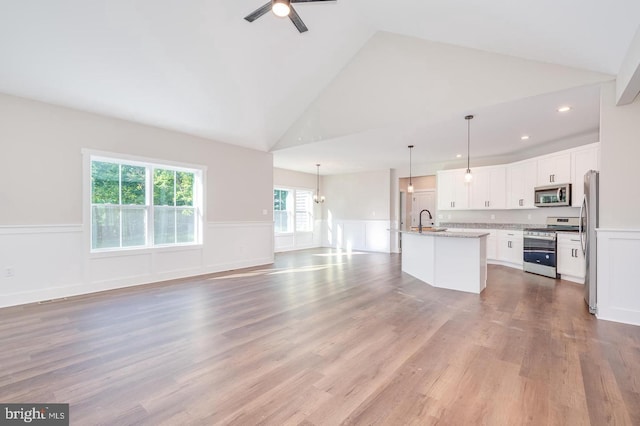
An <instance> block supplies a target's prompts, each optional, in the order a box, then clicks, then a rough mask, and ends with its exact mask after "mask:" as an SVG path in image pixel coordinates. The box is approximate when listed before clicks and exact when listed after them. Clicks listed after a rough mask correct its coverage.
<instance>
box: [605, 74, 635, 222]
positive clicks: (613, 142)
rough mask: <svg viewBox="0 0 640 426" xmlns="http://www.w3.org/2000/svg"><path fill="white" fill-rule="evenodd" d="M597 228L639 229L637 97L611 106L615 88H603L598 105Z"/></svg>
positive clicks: (606, 86) (612, 85)
mask: <svg viewBox="0 0 640 426" xmlns="http://www.w3.org/2000/svg"><path fill="white" fill-rule="evenodd" d="M600 137H601V154H600V156H601V158H600V165H601V166H600V171H601V173H600V226H601V227H603V228H620V229H624V228H627V229H639V228H640V189H638V188H639V186H638V183H637V182H638V165H639V163H640V98H636V100H635V101H634V102H633V103H631V104H629V105H624V106H616V105H615V86H614V84H613V83H610V84H607V85H604V86H603V89H602V98H601V103H600Z"/></svg>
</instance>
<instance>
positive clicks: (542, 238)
mask: <svg viewBox="0 0 640 426" xmlns="http://www.w3.org/2000/svg"><path fill="white" fill-rule="evenodd" d="M524 239H525V240H545V241H555V240H556V237H541V236H538V235H525V236H524Z"/></svg>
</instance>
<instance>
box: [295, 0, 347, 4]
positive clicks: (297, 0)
mask: <svg viewBox="0 0 640 426" xmlns="http://www.w3.org/2000/svg"><path fill="white" fill-rule="evenodd" d="M317 1H338V0H291V3H315V2H317Z"/></svg>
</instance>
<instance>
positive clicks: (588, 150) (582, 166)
mask: <svg viewBox="0 0 640 426" xmlns="http://www.w3.org/2000/svg"><path fill="white" fill-rule="evenodd" d="M599 160H600V144H599V143H594V144H591V145H587V146H585V147H584V148H578V149H576V150H574V151H572V152H571V174H572V178H571V205H572V206H573V207H580V205H581V204H582V198H583V197H584V175H585V173H587V172H588V171H589V170H600V167H599Z"/></svg>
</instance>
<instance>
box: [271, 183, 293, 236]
mask: <svg viewBox="0 0 640 426" xmlns="http://www.w3.org/2000/svg"><path fill="white" fill-rule="evenodd" d="M292 198H293V190H288V189H274V190H273V219H274V222H275V232H276V233H277V234H285V233H288V232H293V202H292Z"/></svg>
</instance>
